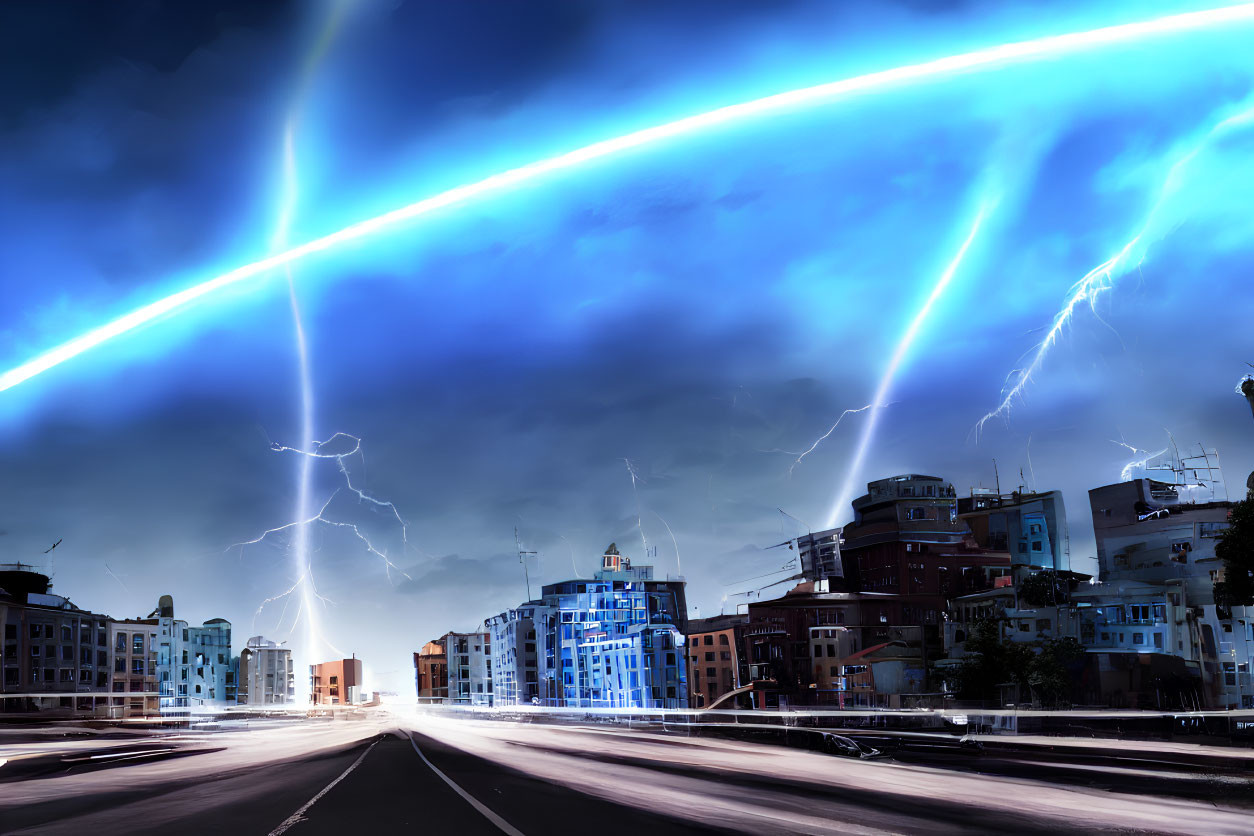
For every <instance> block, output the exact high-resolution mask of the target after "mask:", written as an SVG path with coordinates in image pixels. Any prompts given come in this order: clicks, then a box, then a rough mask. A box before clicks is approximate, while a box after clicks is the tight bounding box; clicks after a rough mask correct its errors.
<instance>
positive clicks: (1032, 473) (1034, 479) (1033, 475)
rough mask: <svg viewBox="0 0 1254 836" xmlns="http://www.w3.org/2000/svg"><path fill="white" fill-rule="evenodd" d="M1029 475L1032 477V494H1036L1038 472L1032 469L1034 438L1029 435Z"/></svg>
mask: <svg viewBox="0 0 1254 836" xmlns="http://www.w3.org/2000/svg"><path fill="white" fill-rule="evenodd" d="M1028 475H1029V476H1031V477H1032V493H1036V470H1035V469H1034V468H1033V467H1032V436H1031V435H1030V434H1029V435H1028Z"/></svg>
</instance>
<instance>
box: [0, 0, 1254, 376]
mask: <svg viewBox="0 0 1254 836" xmlns="http://www.w3.org/2000/svg"><path fill="white" fill-rule="evenodd" d="M1251 23H1254V3H1245V4H1240V5H1233V6H1226V7H1221V8H1216V9H1206V10H1202V11H1195V12H1187V13H1183V14H1176V15H1168V16H1164V17H1159V18H1155V19H1152V20H1146V21H1138V22H1134V23H1124V24H1119V25H1115V26H1107V27H1102V28H1098V29H1091V30H1087V31H1083V32H1071V33H1067V34H1062V35H1051V36H1047V37H1042V38H1035V39H1031V40H1025V41H1016V42H1013V43H1008V44H1001V45H999V46H993V47H988V48H986V49H979V50H975V51H972V52H965V53H961V54H958V55H951V56H947V57H944V58H938V59H934V60H931V61H924V62H921V63H915V64H907V65H904V66H901V67H896V68H893V69H888V70H881V71H879V72H873V73H868V74H865V75H859V76H854V77H851V78H845V79H840V80H837V81H832V82H828V83H825V84H818V85H814V86H811V87H803V88H799V89H796V90H790V91H787V92H783V93H777V94H775V95H771V96H766V97H763V98H759V99H754V100H751V101H747V102H740V103H737V104H732V105H727V106H724V107H719V108H715V109H713V110H709V111H706V112H704V113H698V114H695V115H692V116H688V117H685V118H682V119H677V120H675V121H672V122H667V123H665V124H662V125H656V126H654V127H650V128H645V129H643V130H638V131H634V132H632V133H628V134H624V135H622V136H618V137H614V138H611V139H606V140H602V141H600V142H595V143H593V144H591V145H586V146H584V147H582V148H578V149H575V150H573V151H569V152H567V153H564V154H559V155H557V156H553V157H549V158H546V159H542V160H538V161H536V162H532V163H529V164H527V165H523V166H520V167H518V168H513V169H509V170H507V171H503V172H500V173H498V174H494V175H491V176H489V177H486V178H484V179H482V180H478V181H476V182H473V183H468V184H465V185H462V186H457V187H455V188H452V189H449V190H447V191H444V192H440V193H439V194H436V195H432V196H429V197H426V198H423V199H421V200H417V201H415V202H413V203H410V204H408V205H406V206H402V207H400V208H398V209H394V210H392V211H390V212H387V213H384V214H382V215H378V216H376V217H373V218H370V219H367V220H364V221H360V222H358V223H355V224H352V225H350V226H347V227H344V228H343V229H340V230H338V231H336V232H333V233H330V234H329V235H324V236H322V237H320V238H315V239H313V240H311V241H307V242H306V243H304V244H300V245H298V246H296V247H291V248H289V249H286V250H283V251H281V252H275V253H272V254H271V255H268V256H266V257H265V258H261V259H258V260H257V261H253V262H251V263H249V264H245V265H242V266H240V267H237V268H235V269H233V270H230V271H229V272H226V273H223V274H222V275H219V276H216V277H214V278H211V279H208V280H207V281H203V282H201V283H199V284H195V285H192V286H191V287H187V288H184V289H183V290H180V291H178V292H177V293H173V294H171V295H169V296H166V297H164V298H162V299H158V300H157V301H154V302H151V303H149V304H147V305H144V306H142V307H140V308H137V309H136V310H134V311H131V312H130V313H127V314H125V315H123V316H121V317H118V318H117V319H114V320H112V321H110V322H107V323H105V324H104V325H101V326H99V327H97V328H94V329H92V330H90V331H87V332H86V333H84V334H81V335H79V336H77V337H75V338H73V339H71V340H69V341H68V342H65V343H63V344H61V345H59V346H57V347H55V348H53V349H51V350H49V351H47V352H45V353H43V354H40V355H38V356H36V357H34V358H33V359H30V360H27V361H26V362H24V363H21V364H19V365H17V366H14V367H13V368H11V369H9V370H7V371H5V372H3V373H0V391H5V390H8V389H11V388H13V387H15V386H17V385H19V384H21V383H23V382H25V381H28V380H30V379H31V378H34V377H36V376H37V375H40V374H42V373H43V372H46V371H48V370H49V369H52V368H54V367H56V366H59V365H60V364H62V363H65V362H66V361H68V360H71V359H73V358H75V357H77V356H78V355H80V354H83V353H84V352H86V351H90V350H91V349H93V348H95V347H97V346H99V345H101V344H103V343H106V342H108V341H110V340H112V339H114V338H116V337H120V336H122V335H123V334H126V333H128V332H130V331H132V330H134V329H136V328H138V327H140V326H142V325H144V324H146V323H148V322H152V321H153V320H155V319H157V318H159V317H163V316H167V315H169V314H172V313H175V312H177V311H180V310H185V309H186V308H188V307H189V306H190V305H191V304H192V303H194V302H196V301H197V300H200V299H203V298H205V297H206V296H209V295H210V294H213V293H216V292H218V291H220V290H223V289H225V288H227V287H231V286H233V285H237V284H239V283H241V282H244V281H247V280H249V279H255V278H259V277H261V276H263V275H265V274H267V273H269V272H271V271H273V270H275V269H277V268H279V267H283V266H285V265H288V264H292V263H294V262H296V261H299V260H301V259H304V258H307V257H309V256H312V255H315V254H317V253H321V252H324V251H327V250H331V249H333V248H335V247H338V246H341V245H343V244H346V243H349V242H351V241H356V240H359V239H362V238H366V237H368V236H371V235H375V234H378V233H381V232H384V231H387V230H392V229H395V228H396V227H398V226H400V225H401V224H403V223H406V222H408V221H412V220H414V219H416V218H419V217H422V216H425V215H429V214H432V213H434V212H438V211H440V210H442V209H447V208H450V207H453V206H458V205H463V204H466V203H470V202H472V201H475V200H478V199H482V198H487V197H490V196H493V195H497V194H500V193H503V192H507V191H509V190H510V189H513V188H517V187H519V186H522V185H525V184H528V183H531V182H533V181H536V180H540V179H542V178H544V177H546V176H549V175H553V174H557V173H559V172H564V171H568V170H571V169H575V168H578V167H580V166H582V165H584V164H586V163H589V162H592V161H595V160H600V159H604V158H608V157H613V156H617V155H619V154H622V153H624V152H627V151H631V150H634V149H638V148H643V147H646V146H650V145H656V144H659V143H662V142H664V141H667V140H674V139H678V138H681V137H684V136H688V135H692V134H698V133H702V132H705V131H709V130H714V129H716V128H720V127H724V126H727V125H730V124H734V123H738V122H743V121H746V120H750V119H759V118H764V117H768V116H772V115H779V114H782V113H786V112H791V111H796V110H798V109H803V108H808V107H815V106H819V105H824V104H830V103H832V102H834V101H838V100H840V99H842V98H845V97H848V96H851V95H853V94H857V93H868V92H872V91H879V90H886V89H893V88H899V87H902V86H907V85H909V84H911V83H917V82H923V81H926V80H930V79H934V78H937V77H945V76H951V75H954V74H957V73H961V72H971V71H977V70H983V69H988V68H990V67H995V66H1003V65H1006V64H1010V63H1014V62H1027V61H1033V60H1040V59H1043V58H1051V57H1058V56H1061V55H1065V54H1067V53H1071V52H1080V51H1086V50H1094V49H1100V48H1103V47H1109V46H1113V45H1116V44H1123V43H1128V42H1131V41H1137V40H1142V39H1147V38H1155V37H1165V36H1171V35H1178V34H1181V33H1185V32H1194V31H1198V30H1203V29H1214V30H1221V29H1225V28H1228V27H1232V26H1238V25H1248V24H1251Z"/></svg>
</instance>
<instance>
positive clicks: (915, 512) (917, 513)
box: [906, 507, 927, 520]
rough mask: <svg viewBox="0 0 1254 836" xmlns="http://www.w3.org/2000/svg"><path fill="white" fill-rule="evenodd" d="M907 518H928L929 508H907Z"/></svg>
mask: <svg viewBox="0 0 1254 836" xmlns="http://www.w3.org/2000/svg"><path fill="white" fill-rule="evenodd" d="M906 519H908V520H926V519H927V509H926V508H919V507H910V508H907V509H906Z"/></svg>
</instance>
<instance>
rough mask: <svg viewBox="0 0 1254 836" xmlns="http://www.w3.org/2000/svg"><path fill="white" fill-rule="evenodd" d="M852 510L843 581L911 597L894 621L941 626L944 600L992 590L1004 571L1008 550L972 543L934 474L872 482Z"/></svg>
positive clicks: (950, 494) (950, 493)
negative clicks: (901, 617)
mask: <svg viewBox="0 0 1254 836" xmlns="http://www.w3.org/2000/svg"><path fill="white" fill-rule="evenodd" d="M853 510H854V520H853V522H851V523H849V524H848V525H846V526H845V528H844V531H843V534H842V540H843V542H842V545H841V559H842V563H843V567H844V582H843V584H842V586H843V588H844V589H845V590H847V591H849V592H874V593H888V594H893V595H901V596H908V597H909V598H910V599H911V601H912V603H911V604H910V605H909V607H908V608H907V610H906V611H905V613H904V618H903V621H901V622H898V623H902V624H929V625H934V626H936V627H938V628H939V626H940V624H941V623H942V621H943V620H944V614H945V611H946V608H947V605H948V602H949V601H950V600H952V599H953V598H956V597H958V596H960V595H967V594H970V593H972V592H978V591H981V590H984V589H990V588H992V586H993V582H994V579H995V578H996V577H999V576H1003V575H1007V574H1009V572H1010V555H1009V553H1008V552H1007V551H1005V550H1004V549H989V548H982V547H981V546H980V545H979V544H978V543H977V542H976V539H975V537H974V535H973V534H972V532H971V529H970V527H969V526H968V525H967V523H966V522H965V521H963V520H960V519H959V518H958V501H957V497H956V496H955V493H954V488H953V485H951V484H950V483H948V482H946V481H944V480H943V479H940V478H938V477H936V476H919V475H915V474H908V475H903V476H894V477H891V478H888V479H879V480H877V481H874V482H870V483H868V484H867V492H866V494H864V495H863V496H860V497H858V498H857V499H855V500H854V501H853ZM832 588H833V589H834V588H836V587H834V586H833V587H832Z"/></svg>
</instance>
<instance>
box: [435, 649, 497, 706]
mask: <svg viewBox="0 0 1254 836" xmlns="http://www.w3.org/2000/svg"><path fill="white" fill-rule="evenodd" d="M444 652H445V656H446V658H447V660H448V702H449V703H451V704H453V705H478V706H490V705H492V634H491V633H489V632H483V631H478V632H474V633H447V634H446V635H445V636H444Z"/></svg>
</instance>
